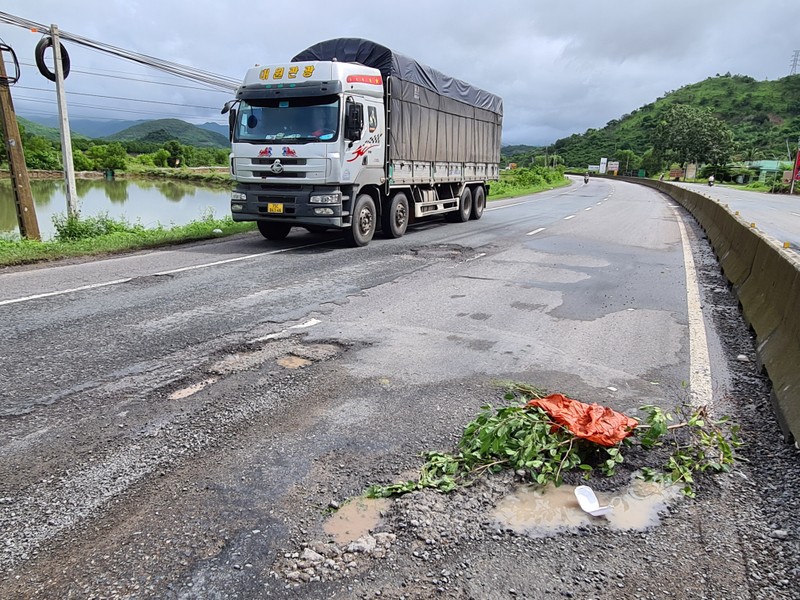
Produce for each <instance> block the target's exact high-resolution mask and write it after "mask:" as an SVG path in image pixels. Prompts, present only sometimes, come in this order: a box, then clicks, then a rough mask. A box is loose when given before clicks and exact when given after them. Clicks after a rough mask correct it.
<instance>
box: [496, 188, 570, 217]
mask: <svg viewBox="0 0 800 600" xmlns="http://www.w3.org/2000/svg"><path fill="white" fill-rule="evenodd" d="M572 191H573V190H571V189H570V190H567V191H565V192H561V193H560V194H556V195H555V196H548V198H558V197H559V196H563V195H564V194H569V193H572ZM539 193H540V194H541V193H544V192H539ZM541 199H542V197H537V198H531V199H530V200H525V201H524V202H513V203H512V204H504V205H503V206H492V207H486V208H485V209H484V210H483V212H489V211H492V210H502V209H504V208H511V207H512V206H522V205H523V204H530V203H531V202H539V201H540V200H541ZM495 202H499V200H496V201H495Z"/></svg>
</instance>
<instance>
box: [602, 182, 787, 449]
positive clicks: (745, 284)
mask: <svg viewBox="0 0 800 600" xmlns="http://www.w3.org/2000/svg"><path fill="white" fill-rule="evenodd" d="M616 179H619V180H623V181H627V182H629V183H636V184H640V185H646V186H648V187H652V188H655V189H658V190H659V191H661V192H664V193H665V194H667V195H668V196H670V197H671V198H672V199H673V200H675V201H676V202H678V203H679V204H680V205H681V206H683V207H684V208H686V209H687V210H688V211H689V212H690V213H691V214H692V216H693V217H694V218H695V220H696V221H697V222H698V224H699V225H700V226H701V227H702V228H703V230H704V231H705V232H706V235H707V236H708V240H709V242H710V243H711V245H712V247H713V248H714V253H715V254H716V256H717V259H718V260H719V263H720V266H721V267H722V271H723V273H724V274H725V276H726V277H727V279H728V281H729V282H730V283H731V285H732V286H733V289H734V291H735V292H736V295H737V297H738V299H739V303H740V304H741V306H742V313H743V315H744V318H745V320H746V321H747V323H748V324H749V325H750V326H751V327H752V328H753V331H754V332H755V334H756V343H757V352H758V362H759V364H760V365H761V366H762V367H763V368H764V370H765V371H766V372H767V375H769V378H770V380H771V381H772V404H773V407H774V408H775V413H776V416H777V418H778V422H779V423H780V426H781V429H782V431H783V434H784V437H785V438H786V440H787V441H789V442H791V441H792V440H793V439H794V440H800V258H798V257H797V256H796V255H795V254H794V253H793V252H792V251H791V250H787V249H784V248H783V247H782V245H781V244H780V242H778V241H777V240H774V239H772V238H770V237H769V236H767V235H765V234H764V233H762V232H760V231H758V230H757V229H756V228H753V227H750V223H747V222H745V221H744V220H743V219H741V218H740V217H738V216H737V215H735V214H734V213H733V212H732V211H730V209H728V208H727V207H725V206H723V205H721V204H720V203H719V202H717V201H716V200H713V199H711V198H707V197H705V196H703V195H702V194H698V193H696V192H693V191H690V190H687V189H685V188H682V187H679V186H675V185H672V184H670V183H667V182H659V181H653V180H649V179H637V178H635V177H618V178H616Z"/></svg>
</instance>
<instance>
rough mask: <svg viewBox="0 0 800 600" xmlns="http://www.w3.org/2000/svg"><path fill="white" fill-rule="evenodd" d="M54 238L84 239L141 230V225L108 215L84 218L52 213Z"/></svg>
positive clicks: (59, 239)
mask: <svg viewBox="0 0 800 600" xmlns="http://www.w3.org/2000/svg"><path fill="white" fill-rule="evenodd" d="M53 225H54V226H55V229H56V239H57V240H58V241H60V242H67V241H76V240H85V239H88V238H96V237H100V236H103V235H108V234H111V233H136V232H139V231H143V229H144V228H143V227H142V226H141V225H130V224H128V223H127V222H126V221H117V220H114V219H111V218H110V217H109V216H108V215H98V216H96V217H87V218H85V219H83V218H81V217H80V216H79V215H78V216H72V215H69V216H65V215H62V214H58V215H53Z"/></svg>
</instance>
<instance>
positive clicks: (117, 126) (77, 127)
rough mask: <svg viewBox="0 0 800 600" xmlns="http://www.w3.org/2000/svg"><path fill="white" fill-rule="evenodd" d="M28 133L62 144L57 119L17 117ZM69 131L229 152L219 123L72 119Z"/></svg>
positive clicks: (77, 133) (86, 134)
mask: <svg viewBox="0 0 800 600" xmlns="http://www.w3.org/2000/svg"><path fill="white" fill-rule="evenodd" d="M17 118H18V120H19V122H20V123H21V124H22V125H23V126H24V127H25V129H26V131H28V132H29V133H32V134H34V135H37V136H39V137H43V138H46V139H49V140H51V141H55V142H57V141H60V139H61V138H60V134H59V131H58V126H59V118H58V117H57V116H41V117H39V116H37V117H29V118H27V119H25V118H22V117H17ZM69 128H70V131H71V132H72V135H73V137H84V138H90V139H96V140H108V141H123V140H134V139H136V140H143V141H152V142H159V143H162V142H165V141H169V140H178V141H179V142H180V143H182V144H186V145H191V146H201V147H220V148H226V147H228V146H229V145H230V142H229V141H228V128H227V127H226V126H224V125H220V124H218V123H211V122H208V123H203V124H201V125H193V124H192V123H187V122H186V121H182V120H180V119H156V120H138V121H124V120H118V119H114V120H105V119H70V120H69Z"/></svg>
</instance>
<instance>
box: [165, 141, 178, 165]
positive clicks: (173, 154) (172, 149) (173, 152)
mask: <svg viewBox="0 0 800 600" xmlns="http://www.w3.org/2000/svg"><path fill="white" fill-rule="evenodd" d="M164 149H165V150H166V151H167V152H169V160H168V161H167V162H168V164H169V166H170V167H179V166H180V165H181V163H182V162H183V146H181V144H180V142H179V141H178V140H170V141H168V142H167V143H166V144H164Z"/></svg>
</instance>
